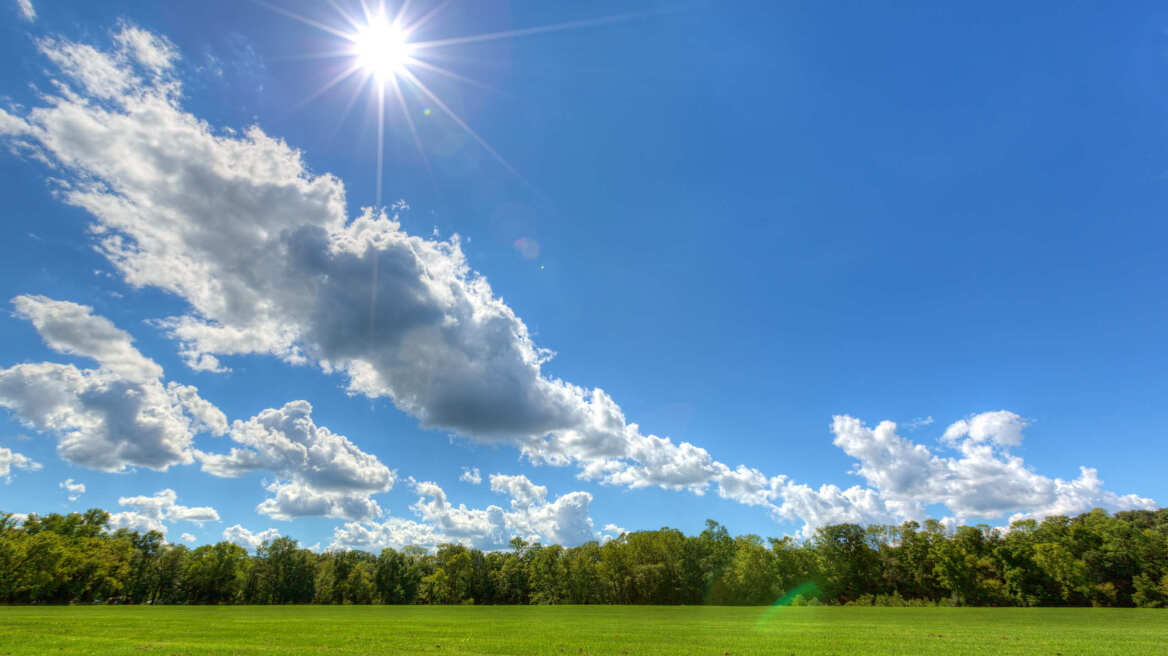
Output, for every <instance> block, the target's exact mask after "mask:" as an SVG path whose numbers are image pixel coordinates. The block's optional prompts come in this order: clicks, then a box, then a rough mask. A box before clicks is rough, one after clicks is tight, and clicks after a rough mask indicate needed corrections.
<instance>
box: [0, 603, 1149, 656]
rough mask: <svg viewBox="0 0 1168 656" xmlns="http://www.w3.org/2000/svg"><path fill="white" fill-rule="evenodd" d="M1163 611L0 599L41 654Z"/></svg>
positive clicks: (808, 637) (331, 649) (887, 638)
mask: <svg viewBox="0 0 1168 656" xmlns="http://www.w3.org/2000/svg"><path fill="white" fill-rule="evenodd" d="M1166 649H1168V611H1162V610H1128V609H1104V608H1100V609H1091V608H1068V609H1062V608H1043V609H1038V608H774V609H768V608H727V607H645V606H518V607H517V606H495V607H491V606H478V607H475V606H434V607H427V606H222V607H215V606H191V607H131V606H121V607H117V606H114V607H110V606H89V607H80V606H75V607H0V656H3V655H12V656H16V655H21V656H23V655H26V654H27V655H30V656H31V655H34V654H35V655H37V656H41V655H43V654H101V655H102V656H107V655H117V654H126V655H130V654H133V655H134V656H149V655H150V654H161V655H163V656H171V655H175V654H183V655H195V654H200V655H201V654H222V655H226V654H256V655H259V654H263V655H274V654H362V655H366V654H368V655H381V654H524V655H532V654H547V655H554V654H629V655H637V654H712V655H719V654H720V655H723V656H724V655H725V654H780V655H783V654H797V655H799V656H821V655H823V656H826V655H828V654H839V655H841V656H843V655H849V656H850V655H856V654H905V655H909V654H913V655H915V654H986V655H989V654H1035V655H1042V656H1056V655H1058V654H1062V655H1063V656H1070V655H1072V654H1116V655H1121V654H1122V655H1123V656H1139V655H1141V654H1147V655H1152V654H1157V655H1162V654H1165V653H1166V651H1165V650H1166Z"/></svg>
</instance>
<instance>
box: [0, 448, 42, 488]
mask: <svg viewBox="0 0 1168 656" xmlns="http://www.w3.org/2000/svg"><path fill="white" fill-rule="evenodd" d="M40 468H41V464H40V463H39V462H37V461H35V460H33V459H32V458H29V457H28V456H26V455H24V454H20V453H17V452H15V451H13V450H12V449H6V448H4V447H0V479H3V480H4V482H5V483H8V482H11V480H12V470H13V469H22V470H24V471H37V470H39V469H40Z"/></svg>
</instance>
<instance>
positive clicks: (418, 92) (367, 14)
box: [253, 0, 642, 204]
mask: <svg viewBox="0 0 1168 656" xmlns="http://www.w3.org/2000/svg"><path fill="white" fill-rule="evenodd" d="M253 1H254V2H256V3H259V4H261V5H264V6H266V7H268V8H269V9H271V10H272V11H274V12H276V13H279V14H282V15H284V16H287V17H288V18H291V19H293V20H296V21H299V22H301V23H304V24H305V25H309V26H311V27H314V28H316V29H318V30H321V31H322V32H326V33H328V34H331V35H333V36H334V37H337V38H339V39H341V40H343V41H344V42H346V43H345V45H343V46H342V47H340V48H337V49H336V50H330V51H328V52H322V53H319V54H315V55H309V57H322V58H331V57H343V58H346V59H347V60H348V65H347V66H345V67H343V68H342V69H341V70H340V71H339V73H337V74H336V75H335V76H333V77H332V78H331V79H330V80H329V81H328V82H327V83H325V84H324V85H323V86H321V87H320V88H319V89H317V90H316V91H315V92H314V93H312V95H311V96H309V97H308V98H307V99H306V100H305V101H304V102H305V103H307V102H310V101H312V100H314V99H315V98H318V97H320V96H321V95H323V94H324V93H325V92H326V91H328V90H329V89H332V88H334V87H335V86H337V85H338V84H341V83H342V82H344V81H346V80H350V79H356V80H357V90H356V91H354V94H353V96H352V98H351V99H350V101H349V103H348V105H346V106H345V109H344V110H343V111H342V112H341V115H340V117H339V119H338V120H339V121H344V120H345V116H346V115H347V114H348V112H349V108H350V107H352V105H353V102H354V101H355V100H356V99H357V93H358V92H359V91H360V89H365V88H369V89H371V91H372V96H371V97H372V99H373V101H374V103H373V104H374V106H375V108H376V112H377V117H376V118H377V183H376V185H375V189H376V192H375V198H376V202H377V203H378V204H380V203H381V176H382V173H383V171H384V163H383V160H384V149H385V117H386V105H387V102H393V101H396V104H397V106H398V108H399V109H400V116H401V117H402V119H403V120H404V122H405V125H406V127H408V128H409V131H410V136H411V137H412V138H413V140H414V145H415V146H416V147H417V149H418V153H419V155H421V157H422V160H423V161H424V162H425V163H426V168H427V169H429V166H430V165H429V160H428V159H427V155H426V149H425V148H424V147H423V144H422V139H421V135H420V134H419V132H418V129H417V126H415V124H414V118H413V116H414V115H415V114H418V115H420V116H430V115H431V109H430V107H433V108H434V110H435V111H436V112H441V113H442V114H444V115H445V116H446V117H447V118H449V119H450V120H451V121H453V122H454V123H455V125H457V126H458V127H459V128H461V129H462V130H463V131H465V132H466V134H467V135H469V136H470V137H471V138H473V139H474V140H475V141H477V142H478V143H479V145H481V146H482V147H483V148H484V149H485V150H486V151H487V152H488V153H490V154H491V155H492V156H493V157H494V158H495V160H496V161H498V162H499V163H500V164H502V165H503V167H504V168H506V169H507V170H508V171H510V172H511V173H513V174H514V175H516V176H517V177H519V178H520V179H521V180H522V179H523V176H521V175H519V172H518V171H516V170H515V168H514V167H513V166H511V165H510V164H509V163H508V162H507V160H505V159H503V156H502V155H500V154H499V153H498V152H497V151H496V150H495V149H494V148H492V147H491V145H490V144H489V143H487V141H486V139H484V138H483V137H481V136H479V134H478V133H477V132H475V131H474V130H473V129H472V128H471V126H470V124H469V123H468V122H467V121H466V120H464V119H463V118H462V117H461V116H459V115H458V114H457V113H456V112H455V110H454V109H452V108H451V107H450V106H449V105H447V104H446V103H445V102H443V100H442V98H440V97H439V94H438V93H437V92H436V91H435V90H433V89H431V88H430V87H429V86H427V84H426V82H424V81H423V79H422V77H420V76H425V75H440V76H442V77H446V78H451V79H455V80H460V81H462V82H468V83H471V84H475V85H476V86H480V87H485V86H486V85H482V84H479V83H476V82H475V81H474V80H472V79H470V78H467V77H464V76H462V75H459V74H458V73H456V72H454V71H450V70H447V69H445V68H443V67H442V66H440V65H439V64H438V63H437V62H436V61H434V60H435V59H440V58H439V57H436V56H435V54H434V53H435V51H437V50H440V49H443V48H450V47H458V46H464V45H468V44H472V43H480V42H484V41H494V40H497V39H510V38H516V37H523V36H530V35H534V34H544V33H548V32H559V31H563V30H574V29H579V28H584V27H594V26H599V25H606V24H609V23H614V22H620V21H626V20H630V19H632V18H635V17H637V16H640V15H642V14H622V15H618V16H608V17H604V18H596V19H590V20H581V21H571V22H567V23H556V24H554V25H543V26H539V27H528V28H523V29H519V30H508V31H504V32H486V33H483V34H477V35H470V36H455V37H449V38H444V39H437V40H434V39H430V40H426V39H417V40H414V41H411V40H410V39H411V37H418V36H419V35H420V34H422V33H423V32H424V29H423V28H424V27H425V26H426V25H427V24H428V23H430V22H431V21H432V19H434V18H435V17H436V16H438V15H440V14H441V12H442V10H443V9H445V8H446V7H447V6H448V5H449V4H450V0H432V5H433V6H432V7H431V8H430V9H427V10H420V11H419V10H415V11H412V12H411V11H408V9H409V7H410V3H411V0H405V1H404V2H402V3H401V5H400V8H399V9H398V10H397V11H396V12H393V11H387V8H386V5H387V0H328V4H330V5H332V7H333V9H335V10H336V11H337V13H338V14H339V15H340V17H341V19H342V21H343V23H344V24H343V25H330V24H328V23H326V22H321V21H320V20H317V19H315V18H311V17H308V16H302V15H300V14H298V13H296V12H293V11H290V10H288V9H285V8H283V7H279V6H276V5H273V4H270V3H269V2H268V1H267V0H253ZM318 4H319V3H318ZM342 4H349V5H354V6H359V7H360V11H359V12H353V13H350V12H348V11H346V10H345V9H344V8H343V7H342V6H341V5H342ZM388 4H393V3H388ZM370 83H371V84H370ZM486 88H489V87H486ZM431 120H432V119H431ZM525 182H526V181H525Z"/></svg>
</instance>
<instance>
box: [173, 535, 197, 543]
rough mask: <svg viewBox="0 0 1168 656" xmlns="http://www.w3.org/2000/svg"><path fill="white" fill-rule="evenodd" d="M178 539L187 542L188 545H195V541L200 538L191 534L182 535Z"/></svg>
mask: <svg viewBox="0 0 1168 656" xmlns="http://www.w3.org/2000/svg"><path fill="white" fill-rule="evenodd" d="M178 539H180V540H182V541H183V542H186V543H188V544H193V543H194V542H195V540H197V539H198V538H196V537H195V536H193V535H191V534H190V533H183V534H182V535H180V536H178Z"/></svg>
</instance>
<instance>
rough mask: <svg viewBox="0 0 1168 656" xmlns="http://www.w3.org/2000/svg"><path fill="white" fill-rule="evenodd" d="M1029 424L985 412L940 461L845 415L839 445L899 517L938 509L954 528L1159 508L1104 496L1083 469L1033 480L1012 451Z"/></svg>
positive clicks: (950, 432)
mask: <svg viewBox="0 0 1168 656" xmlns="http://www.w3.org/2000/svg"><path fill="white" fill-rule="evenodd" d="M1026 425H1027V424H1026V422H1025V420H1023V419H1022V418H1021V417H1019V416H1018V415H1016V414H1014V413H1012V412H1008V411H1004V410H1003V411H997V412H986V413H982V414H978V415H973V416H971V417H969V418H968V419H962V420H960V421H958V422H956V423H954V424H952V425H951V426H949V427H948V428H947V429H946V431H945V433H944V434H943V436H942V443H943V444H946V445H948V446H949V447H950V448H952V449H954V450H955V451H956V454H955V455H940V454H937V453H934V452H933V451H931V450H930V449H928V448H927V447H925V446H924V445H921V444H915V443H913V442H911V441H909V440H907V439H905V438H903V437H901V436H900V435H898V434H897V432H896V424H895V423H893V422H891V421H883V422H880V423H879V424H878V425H877V426H876V427H875V428H870V427H868V426H866V425H864V424H863V423H862V422H861V421H860V420H858V419H855V418H853V417H849V416H846V415H842V416H837V417H835V420H834V422H833V423H832V432H833V433H834V435H835V445H836V446H838V447H840V448H841V449H843V450H844V452H846V453H847V454H848V455H850V456H852V457H853V458H856V460H857V468H856V470H855V473H856V474H859V475H860V476H861V477H863V478H864V479H865V480H866V481H867V482H868V484H869V485H871V486H872V487H873V488H874V489H875V490H876V491H877V492H878V493H879V495H880V497H881V499H883V501H884V503H885V505H886V506H887V507H888V509H890V510H891V511H893V513H894V515H895V516H898V517H909V518H920V517H923V516H924V513H925V508H926V507H927V506H929V505H932V504H941V505H944V506H945V507H946V508H948V509H949V510H950V511H951V512H953V513H954V515H955V516H956V519H957V521H966V520H967V519H970V518H984V519H998V518H1001V517H1004V516H1005V515H1007V514H1009V513H1015V514H1014V515H1012V516H1011V519H1014V518H1020V517H1024V516H1046V515H1050V514H1074V513H1079V512H1084V511H1087V510H1091V509H1092V508H1096V507H1099V508H1105V509H1107V510H1124V509H1130V508H1144V509H1151V508H1155V502H1154V501H1153V500H1152V499H1147V498H1144V497H1140V496H1137V495H1133V494H1128V495H1119V494H1116V493H1114V492H1110V491H1107V490H1104V489H1103V488H1102V481H1100V480H1099V477H1098V474H1097V472H1096V471H1095V470H1094V469H1091V468H1087V467H1084V468H1081V470H1080V475H1079V477H1078V478H1076V479H1074V480H1071V481H1065V480H1062V479H1059V478H1049V477H1047V476H1043V475H1041V474H1038V473H1036V472H1034V471H1033V470H1032V469H1031V468H1030V467H1028V466H1026V464H1025V463H1024V462H1023V460H1022V458H1020V457H1018V456H1016V455H1013V454H1011V453H1010V452H1009V447H1011V446H1017V445H1019V444H1021V443H1022V439H1023V435H1022V429H1023V428H1024V427H1025V426H1026Z"/></svg>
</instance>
